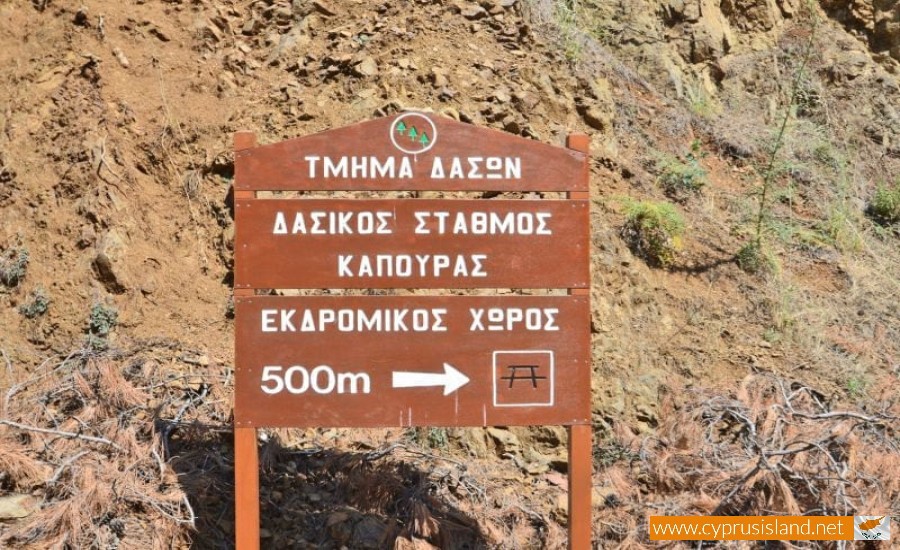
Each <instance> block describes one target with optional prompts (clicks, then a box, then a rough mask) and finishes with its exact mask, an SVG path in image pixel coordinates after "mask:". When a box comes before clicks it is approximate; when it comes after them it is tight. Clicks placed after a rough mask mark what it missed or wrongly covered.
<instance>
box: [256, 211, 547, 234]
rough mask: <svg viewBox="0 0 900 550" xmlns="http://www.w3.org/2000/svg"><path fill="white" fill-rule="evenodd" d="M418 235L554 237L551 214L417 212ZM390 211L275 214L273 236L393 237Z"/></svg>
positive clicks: (392, 220) (392, 215) (394, 219)
mask: <svg viewBox="0 0 900 550" xmlns="http://www.w3.org/2000/svg"><path fill="white" fill-rule="evenodd" d="M413 216H414V217H415V220H416V226H415V229H414V231H413V232H414V233H415V234H416V235H432V234H434V235H553V230H552V229H551V227H550V226H549V224H550V222H551V220H552V218H553V214H551V213H550V212H502V213H501V212H449V211H416V212H413ZM396 221H397V220H396V218H395V213H394V212H390V211H374V212H371V211H363V212H340V211H334V210H330V211H329V210H313V211H311V212H295V213H294V214H293V218H291V215H290V213H288V214H285V213H284V212H276V213H275V220H274V223H273V227H272V234H273V235H393V234H394V226H395V225H396Z"/></svg>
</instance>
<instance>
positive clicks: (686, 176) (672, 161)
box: [656, 141, 707, 200]
mask: <svg viewBox="0 0 900 550" xmlns="http://www.w3.org/2000/svg"><path fill="white" fill-rule="evenodd" d="M703 156H704V155H703V153H702V152H701V151H700V143H699V142H697V141H695V142H694V143H693V144H692V145H691V152H690V153H688V154H687V156H686V157H685V158H684V159H683V160H682V159H681V158H678V157H675V156H672V155H663V156H662V157H660V159H659V160H658V161H657V163H656V166H657V169H659V171H660V175H659V183H660V184H661V185H662V187H663V189H664V190H665V191H666V194H668V195H669V196H670V197H672V198H674V199H678V200H683V199H685V198H686V197H688V196H689V195H693V194H697V193H699V192H700V191H701V190H702V189H703V187H704V186H706V183H707V172H706V169H705V168H703V166H701V165H700V159H701V158H703Z"/></svg>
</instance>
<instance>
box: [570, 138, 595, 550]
mask: <svg viewBox="0 0 900 550" xmlns="http://www.w3.org/2000/svg"><path fill="white" fill-rule="evenodd" d="M566 146H567V147H569V148H571V149H574V150H576V151H579V152H581V153H584V155H585V159H584V164H583V167H582V170H581V175H580V178H581V179H582V181H583V182H584V185H583V186H582V187H583V188H584V189H585V190H584V191H573V192H570V193H568V197H569V198H570V199H584V200H589V199H590V191H589V189H590V185H589V184H590V165H589V158H590V157H589V153H590V146H591V139H590V137H589V136H587V135H586V134H570V135H569V136H568V137H567V138H566ZM588 232H590V229H589V230H588ZM588 287H590V285H588ZM569 294H570V295H573V296H583V297H585V299H587V300H588V304H590V295H591V291H590V288H575V289H569ZM589 307H590V306H589ZM588 326H590V325H588ZM588 353H590V349H589V350H588ZM585 388H586V389H587V392H588V394H589V396H588V397H589V400H590V388H591V384H590V374H589V378H588V383H587V385H586V386H585ZM593 465H594V454H593V444H592V441H591V424H590V422H588V423H586V424H582V425H576V426H570V427H569V549H570V550H588V549H589V548H591V527H592V526H593V517H592V512H593V507H592V504H591V497H592V495H593Z"/></svg>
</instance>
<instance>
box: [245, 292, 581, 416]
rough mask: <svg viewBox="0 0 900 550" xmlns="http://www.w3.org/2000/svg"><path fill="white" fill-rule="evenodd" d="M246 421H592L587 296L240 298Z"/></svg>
mask: <svg viewBox="0 0 900 550" xmlns="http://www.w3.org/2000/svg"><path fill="white" fill-rule="evenodd" d="M235 310H236V312H235V313H236V315H235V319H236V331H237V336H236V349H237V354H236V355H237V356H236V365H237V370H236V374H235V384H236V387H237V388H238V391H237V393H236V397H235V399H236V404H235V405H236V406H235V425H236V426H237V427H254V426H272V427H306V426H310V427H312V426H353V427H391V426H395V427H400V426H492V425H493V426H496V425H545V424H558V425H571V424H583V423H587V422H589V421H590V410H591V408H590V384H591V377H590V372H591V369H590V334H589V331H588V330H587V328H586V327H588V326H589V324H590V310H589V305H588V297H587V296H489V297H488V296H402V297H400V296H352V297H351V296H314V297H308V296H307V297H279V296H253V297H245V298H240V297H238V298H235Z"/></svg>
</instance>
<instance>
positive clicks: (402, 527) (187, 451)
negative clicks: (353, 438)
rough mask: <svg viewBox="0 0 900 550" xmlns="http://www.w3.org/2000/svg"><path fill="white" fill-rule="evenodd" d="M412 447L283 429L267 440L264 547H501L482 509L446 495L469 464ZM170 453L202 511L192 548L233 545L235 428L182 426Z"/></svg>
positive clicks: (472, 549) (263, 483)
mask: <svg viewBox="0 0 900 550" xmlns="http://www.w3.org/2000/svg"><path fill="white" fill-rule="evenodd" d="M403 448H404V446H403V445H402V444H397V445H393V446H390V447H387V448H386V449H384V450H377V451H371V452H353V451H341V450H335V449H318V448H314V449H304V448H296V447H290V446H284V445H282V444H281V443H280V442H279V441H278V438H277V437H272V438H270V439H269V440H268V441H266V442H265V443H261V444H260V499H259V502H260V517H261V548H317V549H319V548H320V549H325V550H327V549H335V550H337V549H340V548H342V547H343V548H354V549H357V548H358V549H366V548H371V549H424V548H435V547H437V548H441V549H450V550H475V549H486V548H493V547H495V545H494V544H491V542H490V539H489V538H488V537H487V536H485V534H484V533H483V532H482V530H481V529H480V527H479V526H478V524H477V522H476V521H475V519H474V518H472V517H470V516H469V515H467V514H466V513H464V512H463V511H461V510H460V509H458V508H456V507H455V506H453V505H452V503H450V502H448V500H447V499H444V498H441V496H440V492H441V491H442V490H444V489H446V490H453V488H454V487H457V486H458V484H459V483H460V478H464V477H465V475H464V474H462V472H464V471H465V466H463V465H455V464H452V463H448V464H447V467H443V464H442V463H437V464H435V463H434V462H431V461H429V460H427V459H422V458H415V457H410V456H408V455H407V456H404V455H403V454H401V453H402V450H403ZM169 453H170V455H169V463H170V464H171V465H172V467H173V468H174V469H175V471H176V472H177V474H178V479H179V483H180V485H181V487H182V489H183V490H184V492H185V493H186V494H187V495H188V498H189V501H190V503H191V506H192V508H193V510H194V515H195V516H196V532H195V534H194V536H193V543H192V545H191V548H195V549H198V550H206V549H223V548H226V549H230V548H234V547H235V545H234V540H235V536H234V525H235V517H234V514H235V502H234V447H233V435H232V433H231V431H230V430H229V431H225V430H222V431H218V432H216V431H211V430H209V429H208V428H206V427H198V428H192V427H179V428H178V430H177V431H175V432H173V436H172V438H171V439H170V442H169ZM463 483H465V480H464V479H463ZM237 513H240V510H238V512H237ZM424 543H427V544H424Z"/></svg>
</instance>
